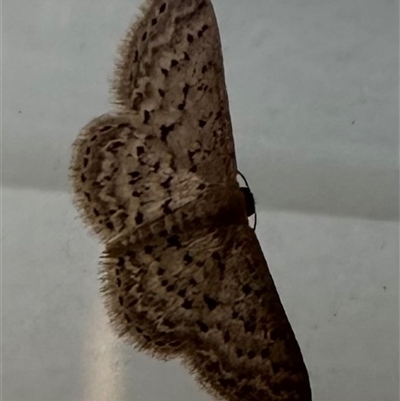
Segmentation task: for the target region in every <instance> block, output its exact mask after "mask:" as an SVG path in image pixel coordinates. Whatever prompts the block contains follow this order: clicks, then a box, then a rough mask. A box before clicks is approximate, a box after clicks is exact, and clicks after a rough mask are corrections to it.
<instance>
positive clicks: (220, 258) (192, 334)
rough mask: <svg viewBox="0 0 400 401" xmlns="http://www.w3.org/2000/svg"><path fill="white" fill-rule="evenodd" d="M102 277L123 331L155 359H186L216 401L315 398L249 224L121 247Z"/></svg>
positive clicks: (110, 255)
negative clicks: (153, 355) (143, 244)
mask: <svg viewBox="0 0 400 401" xmlns="http://www.w3.org/2000/svg"><path fill="white" fill-rule="evenodd" d="M103 273H104V274H103V278H104V280H105V286H104V291H105V293H106V300H107V301H106V303H107V305H108V310H109V313H110V316H111V317H112V320H113V322H114V327H116V328H117V331H118V332H119V334H120V335H123V336H124V337H125V338H127V339H129V340H130V341H132V342H133V343H134V344H136V345H138V346H139V347H140V348H142V349H145V350H148V351H149V352H151V353H153V354H156V355H158V356H161V357H167V358H169V357H176V356H180V357H181V358H182V359H183V360H184V362H185V364H186V365H187V366H188V367H189V369H190V370H191V371H193V372H195V375H196V376H197V379H198V380H199V382H200V383H201V384H202V385H203V386H204V387H205V388H207V389H208V390H209V391H210V392H211V393H212V394H214V395H216V396H219V397H223V399H226V400H229V401H239V400H243V399H245V400H252V401H253V400H254V401H256V400H257V401H258V400H269V401H296V400H297V401H310V400H311V390H310V384H309V379H308V373H307V370H306V367H305V365H304V361H303V357H302V354H301V351H300V348H299V346H298V343H297V341H296V338H295V335H294V333H293V330H292V328H291V326H290V323H289V321H288V319H287V316H286V313H285V310H284V308H283V306H282V304H281V301H280V299H279V295H278V293H277V290H276V287H275V285H274V282H273V279H272V277H271V275H270V272H269V269H268V266H267V263H266V261H265V258H264V256H263V253H262V250H261V247H260V245H259V243H258V240H257V238H256V236H255V234H254V232H253V230H252V229H251V228H250V227H248V226H245V225H238V226H226V227H220V228H218V227H215V228H214V229H210V228H207V229H204V230H201V229H199V231H198V232H195V233H192V234H191V235H188V234H185V233H181V234H179V233H173V232H171V233H167V234H166V236H165V238H162V239H160V238H158V239H153V241H150V242H146V245H145V246H142V245H141V244H132V243H130V242H128V243H126V244H114V245H111V246H108V247H107V258H106V262H105V264H104V268H103Z"/></svg>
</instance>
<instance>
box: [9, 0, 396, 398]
mask: <svg viewBox="0 0 400 401" xmlns="http://www.w3.org/2000/svg"><path fill="white" fill-rule="evenodd" d="M139 4H140V2H139V1H138V0H114V1H110V0H96V1H94V0H86V1H81V0H63V1H54V0H29V1H26V0H3V48H2V52H3V53H2V54H3V60H2V63H3V69H2V73H3V88H2V89H3V105H2V109H3V119H2V132H3V143H2V151H3V157H2V163H3V171H2V174H3V194H2V197H3V199H2V208H3V221H2V224H3V229H2V266H3V277H2V279H3V280H2V300H3V303H2V306H3V316H2V330H3V340H2V341H3V361H2V362H3V366H2V367H3V388H2V392H3V399H4V400H5V401H25V400H27V401H28V400H29V401H54V400H57V401H109V400H113V401H131V400H134V401H147V400H151V401H169V400H170V401H187V400H188V399H190V400H192V401H207V400H208V401H211V398H210V397H209V396H208V395H207V394H205V393H203V392H202V391H201V390H200V389H199V388H198V386H197V384H196V382H195V381H194V380H193V379H192V378H191V377H190V376H189V375H188V374H187V373H186V371H185V370H184V369H183V368H182V367H181V366H180V365H179V363H178V362H168V363H163V362H159V361H157V360H154V359H151V358H149V357H148V356H146V355H144V354H140V353H137V352H136V351H135V350H134V349H132V348H130V347H128V346H127V345H125V344H123V343H122V342H121V341H118V340H117V339H116V338H115V336H114V334H113V333H112V331H111V329H110V327H109V325H108V322H107V318H106V316H105V313H104V309H103V306H102V299H101V296H100V293H99V291H98V289H99V282H98V281H97V259H98V256H99V253H100V251H101V247H100V246H99V245H98V244H97V242H96V240H95V239H93V238H90V237H89V236H88V235H87V234H86V230H85V229H84V228H83V227H82V226H81V224H80V221H79V220H78V219H77V213H76V212H75V210H74V208H73V207H72V205H71V195H70V188H69V186H68V183H67V167H68V163H69V157H70V145H71V143H72V141H73V140H74V138H75V137H76V135H77V132H78V131H79V129H80V128H81V127H82V126H83V125H85V124H86V123H87V122H88V121H89V120H90V119H91V118H93V117H95V116H97V115H99V114H101V113H104V112H107V111H108V110H109V109H110V103H109V101H110V98H109V94H108V80H109V79H110V78H111V76H112V70H113V61H114V56H115V50H116V47H117V44H118V43H119V40H120V38H121V37H122V36H123V34H124V31H125V29H126V28H127V27H128V25H129V23H130V21H131V20H132V19H133V18H134V15H135V14H136V13H137V12H138V7H139ZM214 5H215V10H216V14H217V18H218V21H219V24H220V30H221V37H222V43H223V51H224V58H225V69H226V80H227V86H228V92H229V96H230V105H231V114H232V121H233V126H234V134H235V141H236V150H237V158H238V164H239V168H240V170H241V171H242V172H243V173H244V174H245V175H246V176H247V178H248V180H249V181H250V184H251V187H252V190H253V192H254V194H255V196H256V200H257V207H258V228H257V234H258V237H259V239H260V242H261V245H262V247H263V250H264V252H265V255H266V258H267V260H268V262H269V264H270V268H271V271H272V275H273V277H274V279H275V282H276V285H277V287H278V290H279V292H280V295H281V298H282V301H283V303H284V306H285V308H286V310H287V314H288V316H289V319H290V321H291V323H292V325H293V328H294V330H295V332H296V334H297V337H298V340H299V343H300V346H301V348H302V350H303V353H304V358H305V360H306V363H307V366H308V368H309V372H310V378H311V384H312V388H313V394H314V400H316V401H318V400H321V401H322V400H323V401H342V400H351V401H376V400H379V401H397V400H398V399H399V391H398V387H399V385H398V383H399V358H398V354H399V342H398V338H399V337H398V336H399V330H398V329H399V315H398V312H399V292H398V289H399V282H398V280H399V230H398V229H399V225H398V216H399V205H398V190H399V182H398V179H399V176H398V174H399V173H398V166H399V165H398V129H399V119H398V117H399V116H398V114H399V96H398V83H399V82H398V54H399V48H398V46H399V40H398V14H399V12H398V11H399V7H398V2H397V1H394V0H380V1H375V0H336V1H330V0H268V1H265V0H249V1H246V2H243V1H240V0H214Z"/></svg>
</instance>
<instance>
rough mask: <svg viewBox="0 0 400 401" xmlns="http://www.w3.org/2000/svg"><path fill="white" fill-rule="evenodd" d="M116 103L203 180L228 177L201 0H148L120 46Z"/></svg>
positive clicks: (219, 90)
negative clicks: (130, 113) (138, 117)
mask: <svg viewBox="0 0 400 401" xmlns="http://www.w3.org/2000/svg"><path fill="white" fill-rule="evenodd" d="M113 92H114V95H115V99H116V103H117V104H118V105H120V106H122V107H123V109H125V110H132V111H133V112H135V113H138V114H139V115H140V117H141V122H142V126H141V127H140V128H139V127H138V128H139V130H140V131H143V132H147V133H151V134H152V135H154V136H156V137H157V138H160V139H161V140H162V141H164V142H165V143H166V146H167V147H168V149H170V150H171V153H172V154H173V155H174V156H175V157H176V160H175V161H176V165H177V167H178V168H183V169H186V170H190V171H192V172H196V173H198V174H199V175H201V176H202V177H204V178H205V179H206V180H207V182H209V183H218V184H224V183H228V184H231V183H233V182H235V180H236V161H235V154H234V142H233V136H232V127H231V119H230V115H229V104H228V96H227V92H226V87H225V76H224V68H223V59H222V51H221V41H220V36H219V31H218V25H217V21H216V17H215V14H214V10H213V7H212V4H211V2H210V1H209V0H169V1H160V0H153V1H148V2H147V5H146V6H145V7H144V8H143V16H142V17H141V18H140V19H139V20H138V21H137V22H136V24H134V25H133V26H132V28H131V29H130V30H129V31H128V34H127V37H126V38H125V40H124V41H123V43H122V45H121V48H120V59H119V61H118V63H117V69H116V74H115V79H114V83H113Z"/></svg>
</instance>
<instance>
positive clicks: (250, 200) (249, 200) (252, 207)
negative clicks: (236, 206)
mask: <svg viewBox="0 0 400 401" xmlns="http://www.w3.org/2000/svg"><path fill="white" fill-rule="evenodd" d="M240 190H241V191H242V194H243V195H244V201H245V204H246V214H247V217H250V216H253V214H254V213H255V212H256V203H255V201H254V196H253V194H252V193H251V191H250V188H247V187H241V188H240Z"/></svg>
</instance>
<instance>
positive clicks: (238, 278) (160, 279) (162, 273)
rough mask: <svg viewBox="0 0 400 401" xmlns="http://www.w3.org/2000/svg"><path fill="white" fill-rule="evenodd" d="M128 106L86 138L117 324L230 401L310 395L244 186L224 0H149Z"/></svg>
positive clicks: (85, 212) (125, 74)
mask: <svg viewBox="0 0 400 401" xmlns="http://www.w3.org/2000/svg"><path fill="white" fill-rule="evenodd" d="M112 93H113V97H114V103H115V109H114V111H113V112H110V113H108V114H105V115H102V116H100V117H98V118H95V119H94V120H93V121H92V122H90V123H89V124H88V125H87V126H85V127H84V128H83V129H82V131H81V132H80V134H79V136H78V138H77V139H76V141H75V143H74V146H73V152H72V153H73V154H72V161H71V167H70V171H71V180H72V185H73V189H74V194H75V196H74V201H75V205H76V207H77V208H78V210H79V211H80V213H81V217H82V219H83V221H84V222H85V223H86V225H88V226H89V227H90V228H91V230H92V232H94V233H95V234H96V235H97V236H98V238H99V239H100V240H101V241H102V243H103V244H104V247H105V250H104V254H103V255H102V262H101V280H102V282H103V288H102V291H103V292H104V296H105V303H106V307H107V310H108V313H109V316H110V320H111V322H112V325H113V327H114V328H115V330H116V332H117V333H118V334H119V335H120V336H122V337H123V338H125V339H127V340H128V341H129V342H130V343H132V344H133V345H135V346H136V347H138V348H139V349H140V350H143V351H146V352H148V353H149V354H150V355H152V356H155V357H158V358H161V359H166V360H167V359H171V358H179V359H180V360H181V361H182V363H183V364H184V365H185V366H186V367H187V368H188V369H189V370H190V372H191V373H192V374H193V375H194V376H195V377H196V379H197V380H198V382H199V383H200V385H201V386H202V387H203V388H204V389H205V390H206V391H208V392H209V393H210V394H211V395H212V396H214V397H215V398H216V399H220V400H226V401H239V400H240V401H242V400H246V401H295V400H301V401H308V400H311V390H310V385H309V378H308V373H307V370H306V367H305V364H304V361H303V357H302V354H301V351H300V348H299V346H298V343H297V341H296V338H295V335H294V333H293V330H292V328H291V326H290V323H289V321H288V319H287V316H286V314H285V311H284V308H283V306H282V304H281V301H280V298H279V295H278V293H277V290H276V288H275V285H274V282H273V279H272V277H271V275H270V272H269V269H268V266H267V262H266V260H265V258H264V256H263V253H262V250H261V247H260V245H259V243H258V240H257V237H256V235H255V232H254V231H253V229H252V228H251V227H250V226H249V220H248V215H250V214H252V212H253V211H254V210H252V209H253V208H254V201H253V199H252V196H251V193H250V192H249V191H248V190H243V189H241V188H240V186H239V184H238V181H237V175H238V170H237V165H236V160H235V147H234V140H233V136H232V127H231V121H230V115H229V105H228V97H227V92H226V87H225V78H224V70H223V59H222V51H221V43H220V37H219V31H218V26H217V21H216V17H215V15H214V11H213V7H212V4H211V1H210V0H149V1H147V3H146V4H145V5H144V7H143V9H142V15H141V17H140V18H139V19H138V20H137V21H136V22H135V23H134V24H133V25H132V27H131V28H130V29H129V30H128V32H127V35H126V37H125V39H124V40H123V41H122V44H121V46H120V48H119V58H118V61H117V65H116V71H115V78H114V80H113V82H112Z"/></svg>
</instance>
